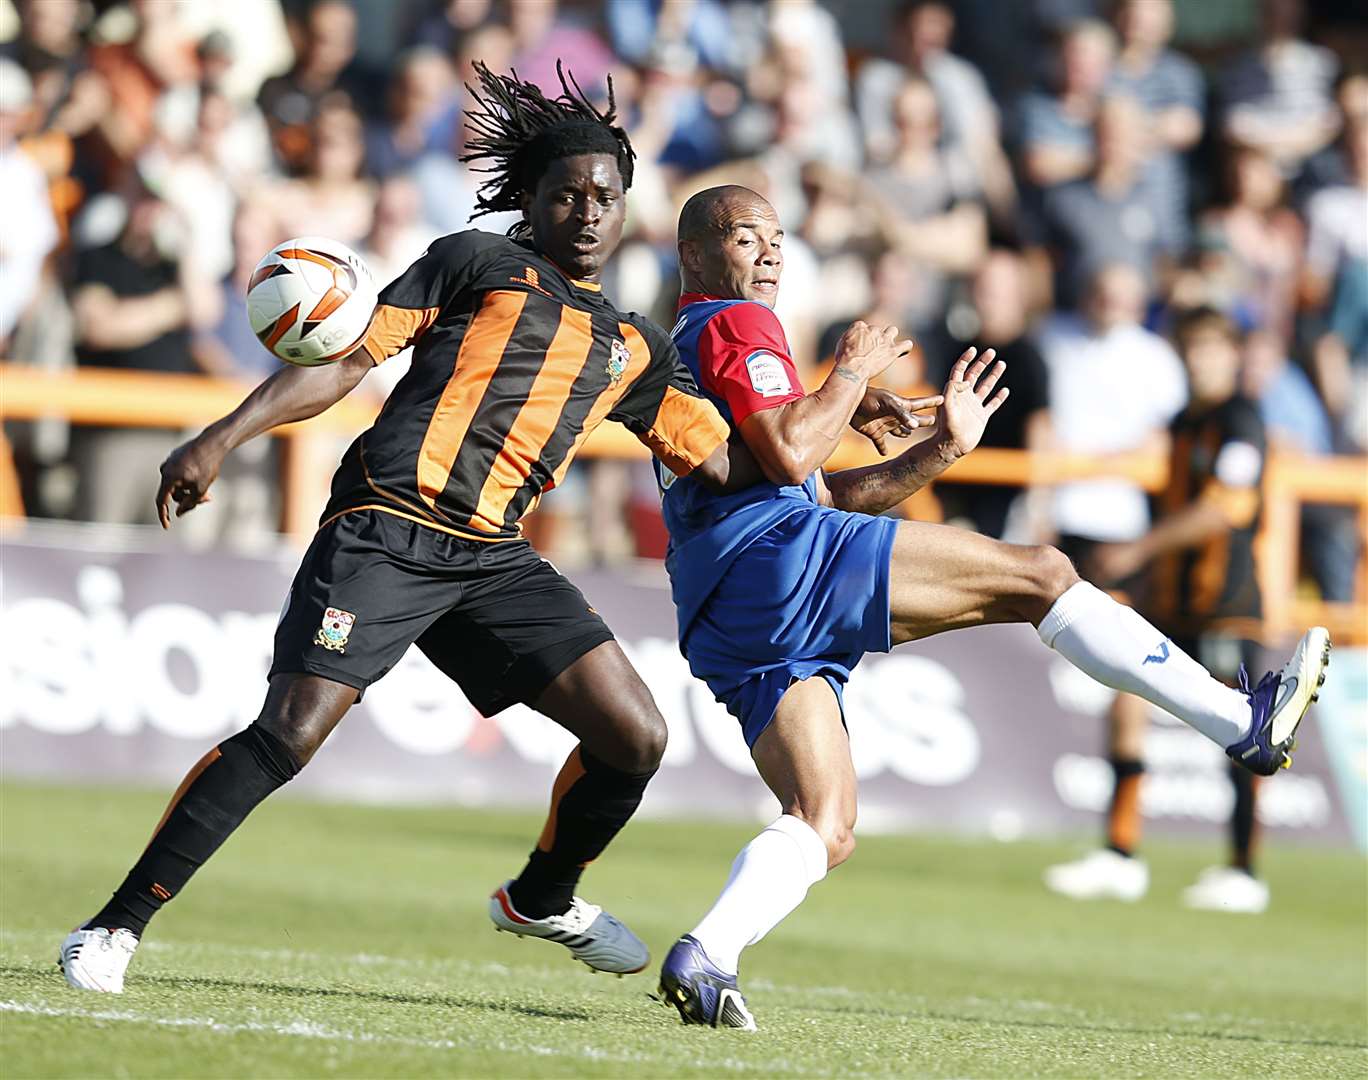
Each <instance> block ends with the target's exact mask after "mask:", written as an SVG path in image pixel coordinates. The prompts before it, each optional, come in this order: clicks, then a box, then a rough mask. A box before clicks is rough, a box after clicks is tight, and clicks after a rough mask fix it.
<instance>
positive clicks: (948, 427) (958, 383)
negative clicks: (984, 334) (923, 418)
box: [824, 348, 1007, 514]
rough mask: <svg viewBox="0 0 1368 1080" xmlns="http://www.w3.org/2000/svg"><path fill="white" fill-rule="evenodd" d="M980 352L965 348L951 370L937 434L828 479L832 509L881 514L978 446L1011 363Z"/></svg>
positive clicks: (999, 402) (1002, 394)
mask: <svg viewBox="0 0 1368 1080" xmlns="http://www.w3.org/2000/svg"><path fill="white" fill-rule="evenodd" d="M976 353H977V350H976V349H972V348H971V349H966V350H965V351H964V352H963V353H962V354H961V356H960V358H959V359H958V360H957V361H955V366H954V367H953V368H952V369H951V371H950V378H949V381H947V382H946V384H945V393H944V398H945V402H944V404H943V405H941V407H940V411H939V413H938V415H937V417H936V424H937V426H938V427H939V430H938V431H937V432H936V434H935V435H934V436H933V437H932V438H930V439H928V440H926V442H924V443H920V444H919V445H917V446H914V447H912V448H911V449H910V450H907V451H906V452H905V453H902V454H899V455H898V456H897V457H896V458H894V459H893V460H892V461H881V462H879V463H878V464H876V465H866V466H864V467H862V468H858V469H842V470H841V471H840V472H836V473H830V474H829V475H827V476H825V477H824V480H825V486H826V495H827V499H829V501H830V504H831V505H832V506H835V507H836V508H837V509H840V510H854V511H858V512H860V513H864V514H882V513H883V512H884V511H885V510H887V509H889V508H890V507H893V506H897V505H898V504H899V503H900V502H902V501H903V500H904V499H907V498H909V497H910V496H912V495H914V494H915V493H916V492H917V491H919V490H920V489H921V488H923V487H925V486H926V485H927V484H929V483H930V482H931V481H932V480H934V479H935V478H936V477H938V476H939V475H940V474H941V473H943V472H945V470H946V469H948V468H950V466H951V465H953V464H954V463H955V462H956V461H958V460H959V459H960V458H962V457H964V455H965V454H967V453H969V452H970V451H971V450H973V449H974V447H976V446H978V444H979V440H980V439H982V438H983V430H984V428H985V427H986V426H987V424H988V420H989V418H990V417H991V416H992V415H993V413H995V412H997V411H998V409H999V408H1001V406H1002V403H1003V402H1004V401H1006V400H1007V388H1006V387H1005V386H1004V387H1002V388H1001V389H1000V390H998V391H997V393H993V390H994V388H995V387H996V386H997V383H998V380H999V379H1001V378H1002V373H1003V372H1004V371H1006V370H1007V365H1006V364H1005V363H1003V362H1002V361H1001V360H999V361H997V363H993V360H994V358H995V356H996V353H994V352H993V350H992V349H989V350H988V351H987V352H985V353H984V354H983V355H982V356H979V357H978V358H977V359H975V356H976Z"/></svg>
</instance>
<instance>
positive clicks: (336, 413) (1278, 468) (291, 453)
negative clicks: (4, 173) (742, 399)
mask: <svg viewBox="0 0 1368 1080" xmlns="http://www.w3.org/2000/svg"><path fill="white" fill-rule="evenodd" d="M250 389H251V386H250V384H244V383H240V382H236V381H233V380H228V379H215V378H209V377H206V376H195V375H169V374H162V373H158V372H127V371H105V370H98V369H91V368H82V369H77V370H73V371H61V372H49V371H45V370H41V369H37V368H32V367H28V366H25V365H20V364H12V363H10V364H0V420H37V419H42V418H44V417H58V418H62V419H65V420H67V421H69V422H70V423H73V424H96V425H101V426H106V427H163V428H173V429H181V428H195V427H201V426H203V425H205V424H208V423H209V422H211V421H213V420H216V419H218V418H219V417H220V416H222V415H224V414H225V413H227V412H230V411H231V410H232V409H233V408H235V407H236V406H237V404H238V402H240V401H241V400H242V398H243V396H244V395H245V394H246V393H247V391H248V390H250ZM377 411H378V406H376V405H375V404H374V403H371V402H367V401H365V400H363V399H362V398H361V397H360V396H358V395H353V396H351V397H348V398H346V399H344V400H342V401H340V402H339V403H338V404H336V405H334V406H333V407H332V408H331V409H329V410H328V411H327V412H325V413H323V414H322V415H321V416H318V417H316V418H314V419H313V420H309V421H307V422H305V423H302V424H291V425H288V426H286V427H282V428H279V429H277V430H276V431H275V432H274V433H273V434H274V435H275V436H276V437H278V438H280V439H282V440H284V445H285V450H286V453H285V454H284V463H283V466H282V477H281V484H282V490H283V492H284V511H283V514H282V521H281V527H282V529H283V531H284V532H286V533H289V534H290V535H292V536H296V537H306V536H308V535H309V534H310V533H312V531H313V527H314V523H315V521H316V519H317V513H318V508H319V507H320V506H321V505H322V503H323V500H324V497H325V495H326V490H327V481H328V479H329V477H330V475H331V471H332V463H333V462H335V461H336V456H337V450H338V448H337V443H338V441H339V440H340V439H350V438H352V437H353V436H355V435H356V433H357V432H359V431H361V430H362V429H364V428H365V427H366V426H367V425H368V424H370V422H371V421H372V420H373V419H374V417H375V414H376V412H377ZM580 453H581V456H584V457H616V458H636V459H644V458H646V456H647V451H646V450H645V448H644V447H643V446H642V445H641V444H640V443H639V442H638V441H637V440H636V439H635V438H634V437H633V436H632V435H631V434H630V433H629V432H627V431H626V430H625V429H623V428H621V427H619V426H618V425H616V424H604V425H602V426H601V427H599V428H598V429H597V430H596V431H595V432H594V434H593V435H592V436H590V438H589V439H588V440H586V442H585V445H584V447H583V449H582V450H581V451H580ZM871 460H875V456H874V454H873V451H872V450H871V449H870V447H869V445H868V444H867V443H866V442H865V441H864V440H863V439H860V438H859V437H857V436H854V435H852V436H851V437H850V438H849V439H848V440H847V441H846V442H845V443H843V444H842V446H841V447H840V448H839V450H838V451H837V453H836V454H835V455H834V456H833V458H832V461H831V464H832V465H833V466H835V467H837V468H844V467H847V466H850V465H856V464H862V463H866V462H869V461H871ZM1167 472H1168V464H1167V462H1166V461H1165V460H1163V459H1162V458H1158V457H1154V456H1146V455H1128V456H1124V457H1115V458H1107V459H1098V458H1091V457H1085V456H1079V455H1067V454H1029V453H1027V452H1025V451H1021V450H999V449H991V448H984V449H981V450H977V451H975V452H974V453H973V454H971V455H970V456H969V457H967V458H965V459H964V460H963V461H960V462H958V463H957V464H956V465H955V466H954V467H953V468H951V469H950V471H949V472H947V473H946V474H945V475H946V478H947V479H953V480H955V481H956V482H959V483H970V484H1014V485H1023V486H1024V485H1031V484H1037V485H1039V484H1051V483H1058V482H1061V481H1065V480H1076V479H1082V478H1087V477H1096V476H1107V477H1123V478H1125V479H1128V480H1132V481H1134V482H1135V483H1136V484H1138V485H1139V486H1141V487H1142V488H1144V489H1145V490H1146V491H1150V492H1155V491H1159V490H1161V489H1162V488H1163V486H1164V484H1165V483H1166V482H1167ZM1264 488H1265V491H1264V495H1265V499H1264V505H1265V511H1264V524H1263V530H1262V533H1261V536H1260V551H1261V562H1260V576H1261V579H1262V580H1261V585H1262V586H1263V592H1264V603H1265V608H1266V610H1265V620H1264V621H1265V626H1266V630H1267V632H1268V634H1269V635H1270V637H1271V638H1277V637H1282V636H1285V635H1287V634H1289V633H1291V632H1293V631H1295V630H1296V629H1298V628H1300V627H1304V626H1306V625H1308V624H1310V623H1321V624H1323V625H1326V626H1329V627H1330V630H1331V632H1332V634H1334V635H1336V637H1338V638H1340V639H1347V640H1353V641H1360V642H1362V641H1368V588H1366V587H1365V574H1363V573H1362V572H1360V576H1359V590H1358V595H1357V596H1356V598H1355V602H1354V603H1352V604H1324V603H1321V602H1319V601H1315V600H1307V599H1302V598H1299V597H1298V595H1297V585H1298V580H1299V573H1298V567H1299V550H1298V546H1299V518H1300V513H1299V512H1300V508H1301V505H1302V504H1303V503H1337V504H1345V505H1350V506H1355V507H1357V508H1358V522H1359V533H1360V537H1361V538H1362V539H1368V458H1363V457H1335V458H1305V457H1301V456H1297V455H1292V454H1288V453H1285V452H1275V453H1273V454H1270V458H1269V463H1268V468H1267V470H1266V472H1265V479H1264ZM23 513H24V510H23V504H22V501H21V499H20V497H19V487H18V481H17V476H16V475H15V472H14V466H13V461H12V458H11V455H10V453H9V445H8V443H7V442H6V441H5V439H4V437H3V434H0V516H10V517H20V516H23Z"/></svg>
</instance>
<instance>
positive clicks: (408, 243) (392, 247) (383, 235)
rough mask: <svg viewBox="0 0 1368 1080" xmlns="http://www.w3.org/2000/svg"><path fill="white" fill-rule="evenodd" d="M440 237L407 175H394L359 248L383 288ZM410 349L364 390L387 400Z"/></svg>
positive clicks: (378, 198) (383, 187) (378, 197)
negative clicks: (426, 215) (424, 213)
mask: <svg viewBox="0 0 1368 1080" xmlns="http://www.w3.org/2000/svg"><path fill="white" fill-rule="evenodd" d="M439 235H441V234H440V232H439V231H438V229H437V227H436V226H435V225H433V224H431V223H430V222H428V221H425V220H424V219H423V196H422V193H421V192H420V191H419V190H418V186H417V185H416V184H415V183H414V182H413V181H412V180H411V179H410V178H409V177H407V176H404V175H402V174H396V175H394V176H391V177H390V178H389V179H387V180H385V181H383V182H382V183H381V184H380V187H379V189H378V191H377V192H376V196H375V222H374V224H373V225H372V226H371V231H370V235H369V236H367V237H366V242H365V243H364V244H363V245H362V246H361V247H360V249H359V252H358V253H359V254H360V255H361V257H362V258H363V259H365V260H366V265H367V266H369V267H370V269H371V273H372V274H374V275H375V281H376V284H377V285H379V286H380V287H381V288H384V287H385V286H386V285H388V284H389V283H390V282H391V281H393V280H394V279H395V278H397V277H398V276H399V275H400V274H402V273H403V272H404V271H405V270H407V269H408V268H409V266H411V265H412V264H413V263H414V262H416V261H417V260H418V259H419V257H421V256H422V254H423V252H424V251H426V250H427V247H428V245H429V244H430V243H432V241H433V240H435V239H436V238H437V237H438V236H439ZM411 359H412V350H411V349H405V350H404V351H403V352H401V353H399V354H398V355H396V356H392V357H390V359H388V360H386V361H385V362H384V363H383V364H381V365H380V366H379V367H377V368H376V369H375V371H374V372H373V373H372V375H371V377H370V378H368V379H367V380H366V381H365V383H364V384H363V389H365V390H367V391H368V392H370V393H373V394H376V395H378V396H379V397H380V398H381V400H383V399H384V398H387V397H389V392H390V391H391V390H392V389H394V384H395V383H397V382H398V381H399V380H400V379H401V378H403V377H404V374H405V372H407V371H408V367H409V361H410V360H411Z"/></svg>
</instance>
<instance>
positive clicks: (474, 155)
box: [461, 60, 636, 236]
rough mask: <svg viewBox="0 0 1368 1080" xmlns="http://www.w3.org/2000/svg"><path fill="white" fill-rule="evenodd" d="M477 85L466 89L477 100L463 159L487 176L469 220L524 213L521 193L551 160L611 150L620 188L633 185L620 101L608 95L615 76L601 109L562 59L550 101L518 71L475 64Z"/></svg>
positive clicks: (518, 227) (521, 228) (521, 225)
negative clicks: (557, 93)
mask: <svg viewBox="0 0 1368 1080" xmlns="http://www.w3.org/2000/svg"><path fill="white" fill-rule="evenodd" d="M474 67H475V77H476V79H477V81H478V82H479V87H478V89H477V88H476V87H473V86H467V87H466V89H467V90H469V91H470V96H471V98H472V99H473V100H474V102H475V105H474V107H473V108H471V109H468V110H467V111H466V117H467V122H468V124H469V125H470V130H471V131H472V132H473V134H472V135H471V136H470V140H469V141H468V142H467V143H466V153H464V154H462V155H461V160H462V161H486V162H489V163H490V164H488V165H487V166H485V167H483V168H479V167H477V168H476V169H475V171H476V172H484V173H488V174H489V179H487V180H485V181H484V182H483V183H481V184H480V189H479V192H478V193H477V195H476V198H475V212H474V213H472V214H471V215H470V216H471V219H472V220H473V219H474V218H477V217H480V216H481V215H482V214H493V213H497V212H499V211H504V210H521V209H522V196H523V194H524V193H528V194H531V193H532V192H535V191H536V190H537V184H538V182H539V181H540V180H541V178H542V177H543V176H544V175H545V174H546V170H547V168H548V166H550V164H551V163H552V162H553V161H559V160H561V159H562V158H567V157H575V156H576V155H578V154H608V155H610V156H612V157H614V158H616V159H617V166H618V172H619V173H621V175H622V188H623V190H624V191H625V190H627V189H628V188H630V187H631V186H632V171H633V169H632V163H633V161H634V160H635V158H636V152H635V151H634V150H633V149H632V143H631V141H630V140H629V139H628V138H627V132H626V131H624V130H623V129H622V128H621V127H619V126H617V125H616V124H614V122H613V121H615V120H616V119H617V104H616V102H615V101H614V99H613V77H612V76H611V75H609V76H608V107H607V109H605V110H604V111H603V112H600V111H599V110H598V109H597V108H595V107H594V105H593V104H592V103H591V102H590V101H589V99H588V98H587V97H586V96H585V94H584V91H583V90H581V89H580V86H579V83H577V82H576V81H575V77H574V75H567V73H566V72H565V70H564V69H563V68H562V66H561V62H560V61H559V60H557V61H556V76H557V77H558V78H559V79H560V84H561V94H560V96H559V97H555V98H548V97H547V96H546V95H545V94H543V93H542V92H541V90H540V88H538V87H537V86H536V85H535V84H534V83H530V82H524V81H522V80H521V79H519V78H518V73H517V72H516V71H513V72H510V73H509V74H508V75H496V74H494V72H492V71H490V70H489V68H488V67H487V66H486V65H485V64H484V63H482V62H480V61H478V60H477V61H475V65H474ZM526 229H527V223H526V222H518V223H517V224H515V225H514V226H513V227H512V228H510V229H509V230H508V233H509V235H510V236H513V235H516V234H519V233H523V232H525V231H526Z"/></svg>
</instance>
